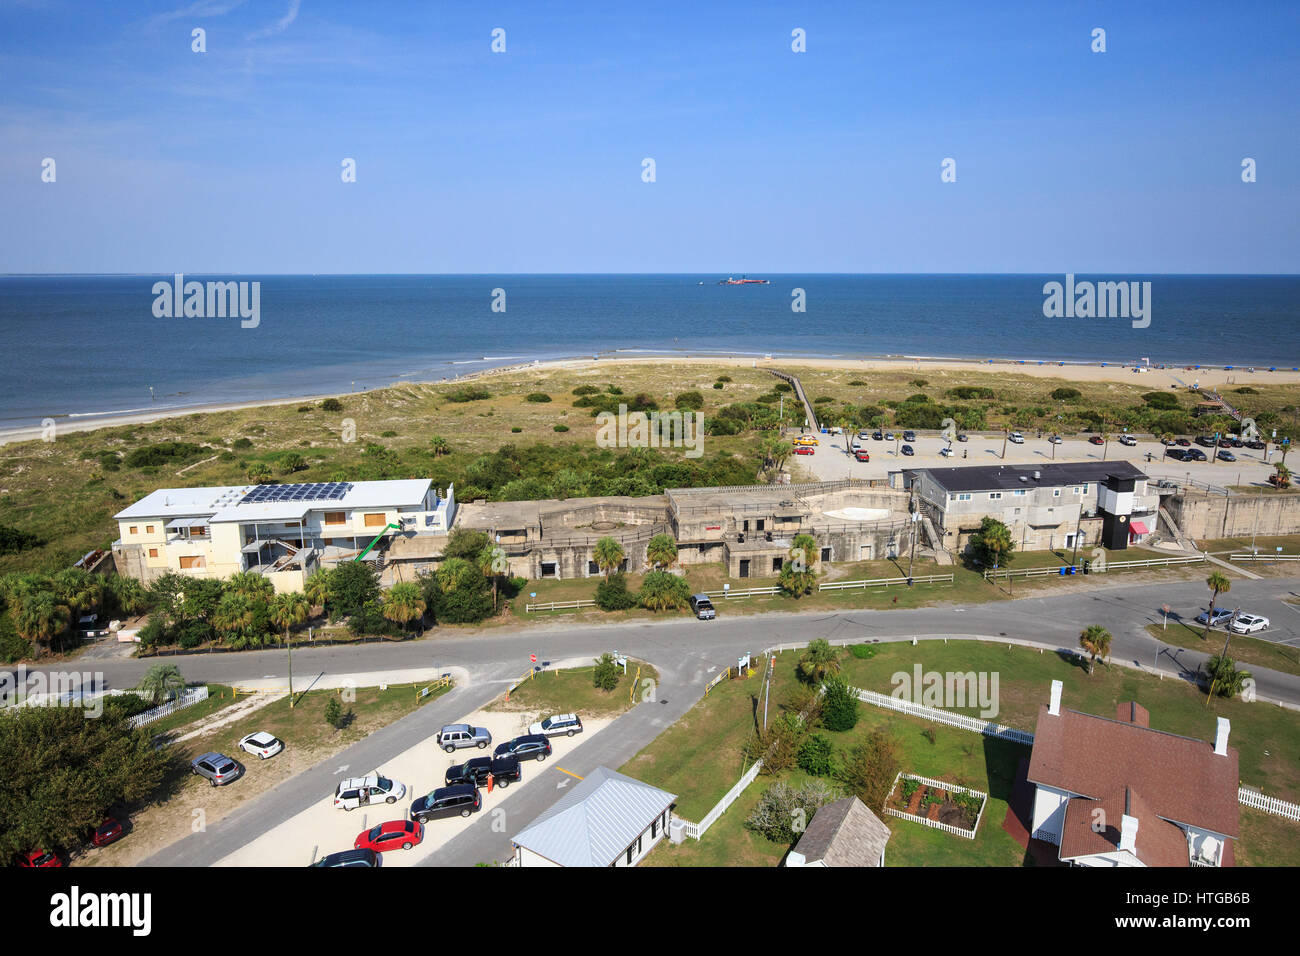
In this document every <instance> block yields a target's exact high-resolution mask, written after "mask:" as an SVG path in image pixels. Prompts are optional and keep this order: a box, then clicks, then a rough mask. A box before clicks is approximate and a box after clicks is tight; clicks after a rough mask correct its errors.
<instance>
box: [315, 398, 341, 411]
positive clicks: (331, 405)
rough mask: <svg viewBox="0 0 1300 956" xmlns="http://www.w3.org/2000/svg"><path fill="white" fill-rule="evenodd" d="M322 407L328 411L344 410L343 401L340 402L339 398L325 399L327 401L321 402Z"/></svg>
mask: <svg viewBox="0 0 1300 956" xmlns="http://www.w3.org/2000/svg"><path fill="white" fill-rule="evenodd" d="M320 407H321V409H322V410H323V411H327V412H341V411H343V403H342V402H340V401H339V400H338V399H337V398H327V399H325V401H323V402H321V403H320Z"/></svg>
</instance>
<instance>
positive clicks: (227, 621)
mask: <svg viewBox="0 0 1300 956" xmlns="http://www.w3.org/2000/svg"><path fill="white" fill-rule="evenodd" d="M256 619H257V613H256V610H255V609H254V607H253V601H252V599H251V598H250V597H248V596H247V595H245V594H240V593H239V592H238V591H227V592H226V593H225V594H223V595H222V596H221V601H220V602H219V603H218V604H217V609H216V610H215V611H213V612H212V626H213V627H214V628H216V629H217V631H218V633H219V635H220V637H221V638H225V637H226V636H227V635H233V636H234V638H235V639H236V640H240V639H244V638H247V637H248V636H249V634H250V632H251V631H252V629H253V624H254V622H255V621H256Z"/></svg>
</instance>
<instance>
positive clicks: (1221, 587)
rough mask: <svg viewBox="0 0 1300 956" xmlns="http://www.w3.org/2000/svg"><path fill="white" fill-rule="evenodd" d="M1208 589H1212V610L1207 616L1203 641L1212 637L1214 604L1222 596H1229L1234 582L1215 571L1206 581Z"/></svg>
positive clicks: (1202, 636) (1202, 635)
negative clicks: (1211, 621)
mask: <svg viewBox="0 0 1300 956" xmlns="http://www.w3.org/2000/svg"><path fill="white" fill-rule="evenodd" d="M1205 584H1206V587H1208V588H1209V589H1210V610H1209V611H1208V612H1207V613H1206V615H1205V630H1204V632H1203V633H1202V634H1201V639H1202V640H1204V639H1205V638H1207V637H1209V636H1210V620H1211V619H1212V618H1213V617H1214V602H1215V601H1217V600H1218V599H1219V595H1220V594H1227V593H1228V592H1229V591H1231V590H1232V581H1231V580H1230V579H1229V578H1228V577H1227V576H1226V575H1225V574H1224V573H1223V572H1222V571H1215V572H1214V573H1213V574H1211V575H1210V576H1209V577H1208V578H1206V579H1205Z"/></svg>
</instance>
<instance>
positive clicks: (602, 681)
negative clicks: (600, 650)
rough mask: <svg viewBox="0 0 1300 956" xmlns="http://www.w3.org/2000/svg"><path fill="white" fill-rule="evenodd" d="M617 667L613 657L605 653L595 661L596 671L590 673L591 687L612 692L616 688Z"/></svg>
mask: <svg viewBox="0 0 1300 956" xmlns="http://www.w3.org/2000/svg"><path fill="white" fill-rule="evenodd" d="M618 678H619V666H618V664H617V663H616V662H615V661H614V655H613V654H611V653H609V652H608V651H606V652H605V653H604V654H601V655H600V657H599V658H597V660H596V669H595V671H593V672H592V675H591V683H592V686H594V687H596V688H597V689H599V690H613V689H614V688H615V687H617V686H618Z"/></svg>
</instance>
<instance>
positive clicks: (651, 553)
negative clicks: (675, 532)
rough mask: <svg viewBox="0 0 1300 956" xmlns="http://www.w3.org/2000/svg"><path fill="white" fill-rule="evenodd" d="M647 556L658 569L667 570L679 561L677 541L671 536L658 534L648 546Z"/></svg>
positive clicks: (646, 549)
mask: <svg viewBox="0 0 1300 956" xmlns="http://www.w3.org/2000/svg"><path fill="white" fill-rule="evenodd" d="M645 556H646V560H647V561H649V562H650V563H651V564H652V565H654V566H655V567H656V568H660V567H664V568H666V567H668V566H669V565H671V564H672V563H673V562H675V561H676V560H677V541H676V540H675V539H674V538H673V536H672V535H670V534H657V535H655V536H654V537H653V538H651V539H650V542H649V543H648V544H647V545H646V548H645Z"/></svg>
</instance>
